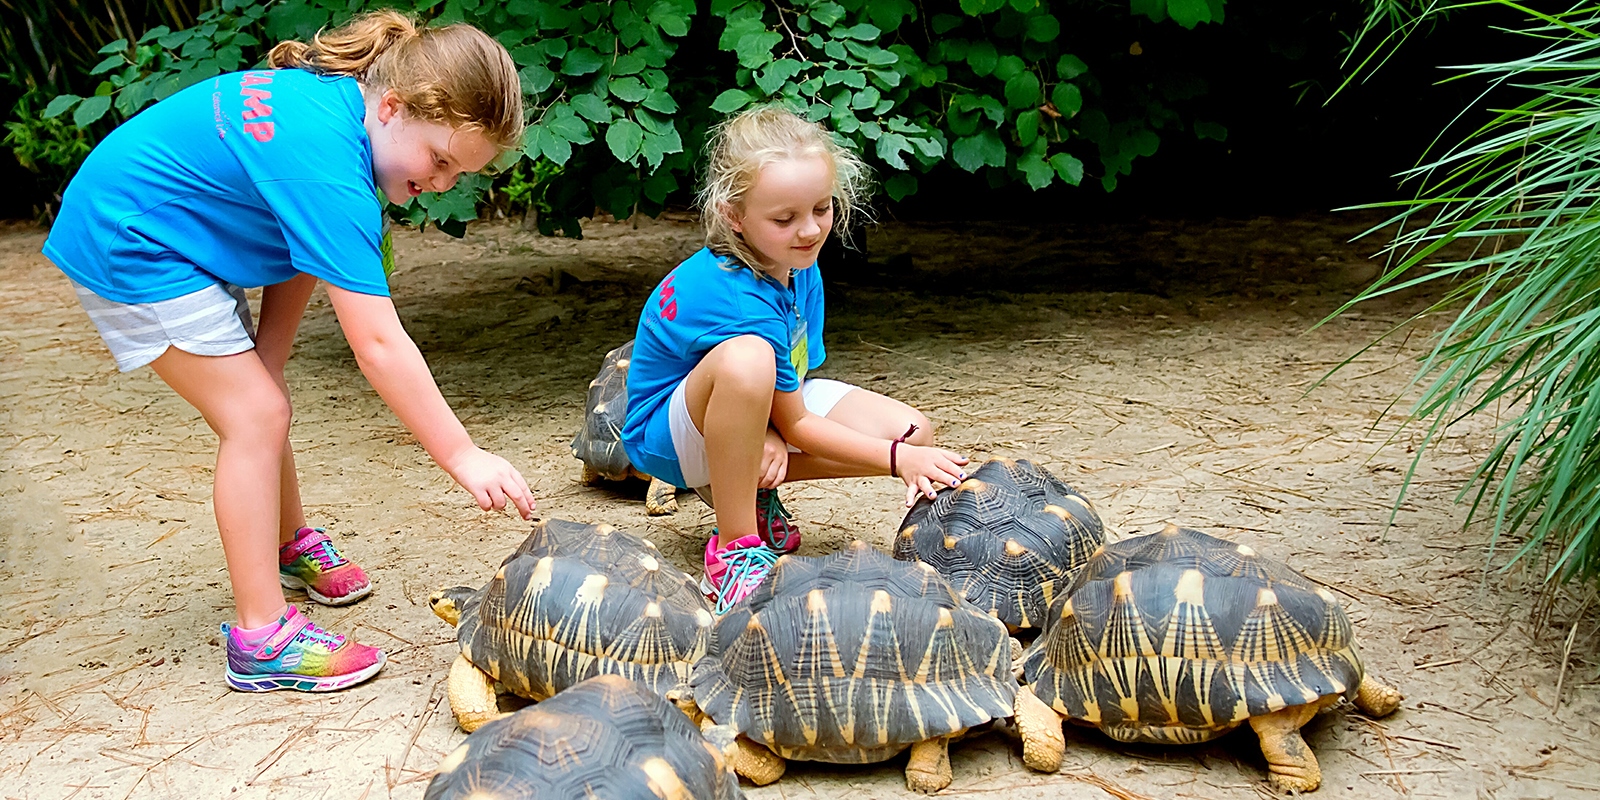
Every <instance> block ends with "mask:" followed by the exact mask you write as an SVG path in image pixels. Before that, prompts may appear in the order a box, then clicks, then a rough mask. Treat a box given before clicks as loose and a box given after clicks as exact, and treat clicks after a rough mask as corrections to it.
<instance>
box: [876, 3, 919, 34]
mask: <svg viewBox="0 0 1600 800" xmlns="http://www.w3.org/2000/svg"><path fill="white" fill-rule="evenodd" d="M916 15H917V7H916V6H914V5H912V4H911V2H910V0H873V1H872V2H870V3H868V4H867V16H869V17H871V18H872V22H873V24H874V25H877V26H878V27H879V28H882V29H883V30H885V31H892V30H895V29H896V28H899V27H900V23H902V22H904V21H905V20H906V18H907V17H915V16H916Z"/></svg>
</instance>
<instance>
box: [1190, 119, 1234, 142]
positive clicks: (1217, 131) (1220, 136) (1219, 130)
mask: <svg viewBox="0 0 1600 800" xmlns="http://www.w3.org/2000/svg"><path fill="white" fill-rule="evenodd" d="M1194 135H1195V136H1196V137H1198V138H1201V139H1214V140H1216V141H1219V142H1226V141H1228V129H1227V128H1225V127H1223V126H1222V125H1219V124H1217V123H1215V122H1198V121H1197V122H1195V124H1194Z"/></svg>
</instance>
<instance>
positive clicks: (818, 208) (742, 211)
mask: <svg viewBox="0 0 1600 800" xmlns="http://www.w3.org/2000/svg"><path fill="white" fill-rule="evenodd" d="M833 184H834V176H833V166H832V164H830V163H829V162H828V160H827V159H825V158H823V157H822V156H820V155H817V156H807V157H804V158H791V159H784V160H783V161H775V162H773V163H771V164H768V165H766V166H765V167H762V168H761V172H760V173H759V174H757V175H756V182H755V185H754V186H751V187H750V189H749V191H747V192H745V196H744V204H743V208H739V209H734V210H732V212H731V213H730V214H729V222H731V223H732V225H733V229H734V230H735V231H738V232H739V233H741V234H744V241H745V244H747V245H749V246H750V249H751V250H753V251H755V254H756V255H757V256H759V257H760V258H761V261H762V263H761V264H760V265H759V266H760V267H761V268H762V269H763V270H765V271H766V272H768V273H769V274H772V275H773V276H774V277H776V278H779V279H780V280H782V279H784V278H786V277H787V276H788V273H789V270H791V269H805V268H806V267H810V266H813V265H815V264H816V263H817V252H818V251H820V250H821V249H822V242H823V240H825V239H827V238H828V232H829V231H832V230H833V189H834V186H833Z"/></svg>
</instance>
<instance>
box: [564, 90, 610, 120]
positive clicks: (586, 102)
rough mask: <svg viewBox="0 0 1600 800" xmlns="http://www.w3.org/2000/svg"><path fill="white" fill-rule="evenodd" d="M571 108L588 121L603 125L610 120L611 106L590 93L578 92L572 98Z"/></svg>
mask: <svg viewBox="0 0 1600 800" xmlns="http://www.w3.org/2000/svg"><path fill="white" fill-rule="evenodd" d="M572 110H573V111H576V112H578V116H580V117H583V118H584V119H586V120H589V121H590V122H598V123H600V124H602V125H604V124H605V123H608V122H610V121H611V106H610V105H608V104H607V103H606V101H604V100H602V99H600V98H598V97H595V96H594V95H592V94H580V95H578V96H577V97H574V98H572Z"/></svg>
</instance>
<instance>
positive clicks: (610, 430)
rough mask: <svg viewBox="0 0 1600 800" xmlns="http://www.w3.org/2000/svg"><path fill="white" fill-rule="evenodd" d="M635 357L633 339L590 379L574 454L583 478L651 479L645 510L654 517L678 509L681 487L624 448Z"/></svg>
mask: <svg viewBox="0 0 1600 800" xmlns="http://www.w3.org/2000/svg"><path fill="white" fill-rule="evenodd" d="M632 358H633V340H632V339H629V340H628V341H627V342H626V343H624V344H623V345H622V346H621V347H618V348H616V349H615V350H612V351H611V352H609V353H606V357H605V360H604V361H602V362H600V374H599V375H597V376H595V379H594V380H592V381H589V398H588V400H587V402H585V404H584V410H583V428H582V429H581V430H579V431H578V433H577V435H575V436H573V437H572V445H571V447H572V455H573V456H575V457H577V458H578V459H579V460H581V461H582V462H583V482H584V483H586V484H594V483H598V482H599V481H600V480H601V479H602V478H603V479H605V480H611V481H625V480H627V479H629V478H640V479H643V480H646V481H649V482H650V488H649V489H648V490H646V491H645V496H644V508H645V512H646V513H648V514H650V515H651V516H653V517H658V516H661V515H663V514H671V513H673V512H675V511H677V510H678V497H677V494H678V487H676V486H673V485H672V484H670V483H667V482H666V481H663V480H661V479H659V478H653V477H651V476H649V475H646V474H644V473H643V472H640V471H639V470H638V469H637V468H635V467H634V466H633V463H632V462H630V461H629V460H628V454H627V452H626V451H624V450H623V448H622V424H623V422H625V421H626V420H627V417H628V362H629V361H630V360H632Z"/></svg>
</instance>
